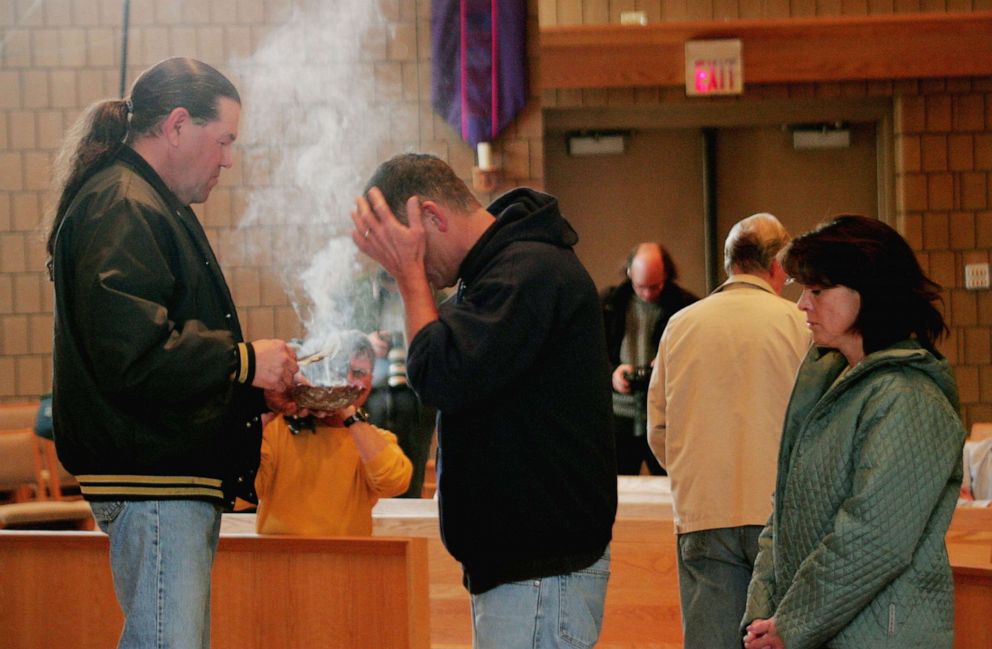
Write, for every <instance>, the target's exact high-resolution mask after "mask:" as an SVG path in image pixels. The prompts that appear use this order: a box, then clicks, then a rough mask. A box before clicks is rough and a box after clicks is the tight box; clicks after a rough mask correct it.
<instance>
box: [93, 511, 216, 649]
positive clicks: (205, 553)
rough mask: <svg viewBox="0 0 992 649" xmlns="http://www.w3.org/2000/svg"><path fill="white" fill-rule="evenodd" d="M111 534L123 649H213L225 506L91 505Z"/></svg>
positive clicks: (101, 527)
mask: <svg viewBox="0 0 992 649" xmlns="http://www.w3.org/2000/svg"><path fill="white" fill-rule="evenodd" d="M90 506H91V507H92V508H93V516H94V517H95V518H96V521H97V524H98V525H99V526H100V529H102V530H103V531H104V532H106V533H107V534H108V535H109V536H110V569H111V572H112V573H113V576H114V592H115V593H116V594H117V601H118V602H119V603H120V605H121V609H122V610H123V612H124V631H123V632H122V633H121V639H120V642H119V643H118V645H117V646H118V648H119V649H159V648H165V647H168V648H169V649H208V648H209V647H210V573H211V570H212V568H213V562H214V555H215V554H216V552H217V540H218V538H219V535H220V514H221V509H220V507H219V506H217V505H213V504H211V503H207V502H200V501H196V500H138V501H114V502H92V503H90Z"/></svg>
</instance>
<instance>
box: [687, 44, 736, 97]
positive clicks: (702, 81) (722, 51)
mask: <svg viewBox="0 0 992 649" xmlns="http://www.w3.org/2000/svg"><path fill="white" fill-rule="evenodd" d="M742 92H744V63H743V59H742V58H741V42H740V40H739V39H723V40H715V41H686V43H685V94H687V95H689V96H690V97H705V96H708V95H739V94H741V93H742Z"/></svg>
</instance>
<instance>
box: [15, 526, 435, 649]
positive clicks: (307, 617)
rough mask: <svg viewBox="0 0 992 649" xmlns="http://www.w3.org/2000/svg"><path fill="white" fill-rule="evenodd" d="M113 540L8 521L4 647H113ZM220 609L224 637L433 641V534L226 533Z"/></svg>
mask: <svg viewBox="0 0 992 649" xmlns="http://www.w3.org/2000/svg"><path fill="white" fill-rule="evenodd" d="M107 546H108V542H107V537H106V536H104V535H103V534H101V533H98V532H75V533H73V532H0V566H2V569H0V630H2V635H3V641H2V643H0V644H2V646H3V647H4V649H37V648H38V647H73V648H75V649H97V648H99V649H106V648H107V647H113V646H114V645H115V644H116V642H117V638H118V636H119V634H120V630H121V625H122V617H121V613H120V608H119V607H118V605H117V600H116V599H115V597H114V592H113V585H112V581H111V576H110V568H109V559H108V549H107ZM212 611H213V616H212V639H213V642H212V646H213V647H214V649H269V648H272V647H279V648H280V649H297V648H299V649H303V648H310V647H316V646H324V647H336V648H345V649H368V648H370V647H376V648H397V649H399V648H404V649H427V648H428V647H429V646H430V621H429V615H428V605H427V544H426V543H425V541H424V540H423V539H410V538H406V539H396V538H301V537H258V536H255V535H253V534H251V535H228V534H222V537H221V541H220V545H219V548H218V552H217V559H216V562H215V565H214V574H213V591H212Z"/></svg>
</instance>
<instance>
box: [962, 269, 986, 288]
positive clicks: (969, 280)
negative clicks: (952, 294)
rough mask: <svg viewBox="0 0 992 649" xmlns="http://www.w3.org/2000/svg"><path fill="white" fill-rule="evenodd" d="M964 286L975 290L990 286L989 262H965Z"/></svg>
mask: <svg viewBox="0 0 992 649" xmlns="http://www.w3.org/2000/svg"><path fill="white" fill-rule="evenodd" d="M964 287H965V288H967V289H971V290H973V291H975V290H978V289H981V288H988V287H989V265H988V264H965V267H964Z"/></svg>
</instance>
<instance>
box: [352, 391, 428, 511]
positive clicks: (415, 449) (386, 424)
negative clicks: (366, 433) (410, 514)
mask: <svg viewBox="0 0 992 649" xmlns="http://www.w3.org/2000/svg"><path fill="white" fill-rule="evenodd" d="M365 409H366V410H367V411H368V413H369V421H371V422H372V423H373V424H375V425H376V426H378V427H379V428H384V429H385V430H388V431H389V432H391V433H393V434H395V435H396V438H397V440H398V441H399V444H400V448H401V449H403V454H404V455H406V456H407V457H408V458H410V462H411V463H412V464H413V475H412V476H411V477H410V487H409V488H408V489H407V490H406V493H404V494H403V495H401V496H400V498H420V495H421V492H422V491H423V488H424V471H425V469H426V466H427V456H428V455H429V454H430V451H431V438H432V437H433V435H434V415H435V411H434V409H433V408H428V407H427V406H424V405H423V404H421V403H420V399H418V398H417V393H416V392H414V391H413V390H412V389H411V388H410V387H409V386H406V385H400V386H395V387H388V386H385V387H381V388H375V389H373V390H372V393H371V394H370V395H369V399H368V401H366V402H365Z"/></svg>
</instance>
